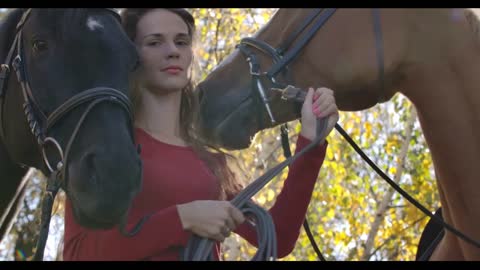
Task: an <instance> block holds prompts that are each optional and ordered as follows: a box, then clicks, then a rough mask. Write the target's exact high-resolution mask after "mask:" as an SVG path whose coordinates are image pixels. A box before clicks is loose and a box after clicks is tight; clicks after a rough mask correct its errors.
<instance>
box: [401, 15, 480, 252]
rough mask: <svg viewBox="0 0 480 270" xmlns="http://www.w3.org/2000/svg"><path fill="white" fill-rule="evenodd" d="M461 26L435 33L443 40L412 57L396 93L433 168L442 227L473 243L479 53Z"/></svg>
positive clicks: (478, 174) (479, 145) (477, 202)
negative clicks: (412, 116) (408, 106)
mask: <svg viewBox="0 0 480 270" xmlns="http://www.w3.org/2000/svg"><path fill="white" fill-rule="evenodd" d="M466 25H467V27H465V26H466ZM466 25H463V27H462V24H461V23H460V24H459V25H458V27H456V29H454V30H455V31H451V30H452V29H448V28H443V29H442V30H439V32H443V33H444V34H443V35H445V36H446V37H448V39H445V40H443V42H441V43H438V42H435V43H436V44H431V46H432V47H431V48H432V50H431V52H419V53H418V55H416V56H415V57H417V60H416V61H415V63H414V64H413V65H412V66H411V67H410V68H409V72H408V73H407V76H406V77H407V79H406V81H405V83H404V84H403V85H402V89H403V90H402V91H401V92H402V93H403V94H405V95H406V96H407V97H408V98H409V99H410V100H411V101H412V103H413V104H415V107H416V109H417V111H418V117H419V121H420V124H421V127H422V131H423V134H424V136H425V139H426V141H427V144H428V146H429V150H430V151H431V156H432V159H433V162H434V165H435V173H436V180H437V184H438V188H439V189H440V193H441V195H442V196H441V201H442V207H444V209H446V210H448V211H447V212H448V213H446V215H447V216H446V221H447V223H450V224H452V225H454V226H455V227H456V228H457V229H459V230H460V231H462V232H464V233H465V234H467V235H469V236H470V237H472V238H473V239H477V240H478V239H480V232H479V231H478V228H479V227H480V215H479V212H478V209H479V207H480V182H479V181H478V180H479V179H480V171H479V170H478V164H480V139H479V138H480V92H479V91H478V85H480V76H479V74H478V71H479V70H480V53H479V51H478V48H479V43H478V40H477V39H476V37H473V36H472V32H470V30H469V29H468V28H469V27H468V23H466ZM472 37H473V38H472ZM433 39H435V40H436V41H438V39H436V38H433ZM433 39H432V40H433ZM437 52H438V53H437ZM458 245H459V247H460V248H461V250H463V256H464V257H465V258H466V259H475V260H478V259H479V258H480V253H479V251H478V249H476V248H472V247H471V246H470V245H468V244H465V242H464V241H459V242H458Z"/></svg>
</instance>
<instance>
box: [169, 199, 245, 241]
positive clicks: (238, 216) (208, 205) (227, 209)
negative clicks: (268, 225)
mask: <svg viewBox="0 0 480 270" xmlns="http://www.w3.org/2000/svg"><path fill="white" fill-rule="evenodd" d="M177 209H178V214H179V216H180V221H181V222H182V226H183V229H184V230H188V231H191V232H192V233H194V234H197V235H199V236H201V237H204V238H210V239H214V240H217V241H220V242H223V241H224V240H225V238H226V237H228V236H229V235H230V233H231V232H232V231H234V230H235V229H236V228H237V226H238V225H240V224H242V223H243V222H244V221H245V216H244V215H243V213H242V212H241V211H240V210H239V209H238V208H236V207H234V206H233V205H232V204H231V203H230V202H228V201H209V200H200V201H193V202H189V203H185V204H180V205H177Z"/></svg>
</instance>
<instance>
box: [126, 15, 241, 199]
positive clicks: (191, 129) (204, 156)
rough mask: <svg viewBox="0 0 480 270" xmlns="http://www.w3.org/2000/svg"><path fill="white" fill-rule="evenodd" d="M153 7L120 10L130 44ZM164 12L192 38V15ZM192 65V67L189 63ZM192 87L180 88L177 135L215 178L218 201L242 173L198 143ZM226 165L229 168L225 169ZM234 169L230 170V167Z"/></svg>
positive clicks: (136, 96) (136, 95) (136, 101)
mask: <svg viewBox="0 0 480 270" xmlns="http://www.w3.org/2000/svg"><path fill="white" fill-rule="evenodd" d="M153 9H154V8H128V9H123V10H122V11H121V13H120V14H121V17H122V24H123V27H124V29H125V31H126V33H127V35H128V36H129V38H130V39H131V40H132V41H134V40H135V36H136V34H137V24H138V21H139V20H140V19H141V18H142V17H143V16H144V15H145V14H146V13H148V12H149V11H151V10H153ZM166 10H168V11H170V12H172V13H175V14H177V15H178V16H179V17H180V18H182V20H183V21H184V22H185V23H186V24H187V27H188V33H189V35H190V37H191V38H192V40H194V37H195V31H196V29H195V19H194V18H193V16H192V14H191V13H190V12H188V10H186V9H172V8H166ZM192 66H194V65H193V64H192ZM135 77H136V76H135V75H134V76H133V78H132V82H133V85H132V87H131V91H130V94H131V99H132V103H133V107H134V112H135V111H136V110H137V108H138V107H139V106H141V104H140V100H141V99H140V95H141V88H140V87H139V82H138V80H136V79H135ZM194 89H195V87H194V84H193V81H192V79H191V78H190V80H189V83H188V84H187V85H186V86H185V88H183V89H182V96H181V102H180V136H181V137H182V139H183V140H185V142H186V143H187V144H188V145H190V146H191V147H192V149H193V151H195V153H196V154H197V155H198V157H199V158H200V159H201V160H203V162H205V164H206V165H207V167H208V168H209V169H210V170H211V171H212V173H213V174H214V175H215V177H217V179H219V183H220V191H221V194H220V199H226V197H225V196H226V194H233V193H236V192H237V191H239V190H240V189H241V188H243V179H244V177H243V176H244V175H243V173H244V172H243V170H242V169H240V167H239V166H238V163H236V162H232V161H234V160H233V159H234V158H233V157H232V156H231V155H228V154H226V153H224V152H223V151H221V150H220V149H219V148H217V147H215V146H213V145H209V144H207V143H206V142H205V140H202V138H201V136H200V134H199V133H198V132H196V130H195V125H194V122H195V121H196V120H197V119H196V116H197V115H198V111H199V102H198V100H197V98H196V95H194V92H193V91H194ZM229 165H230V166H229ZM233 165H236V166H234V167H233V168H235V169H233V168H232V167H231V166H233Z"/></svg>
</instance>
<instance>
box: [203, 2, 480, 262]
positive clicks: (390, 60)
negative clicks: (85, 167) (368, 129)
mask: <svg viewBox="0 0 480 270" xmlns="http://www.w3.org/2000/svg"><path fill="white" fill-rule="evenodd" d="M378 11H379V12H378V14H379V16H378V17H377V18H378V25H379V26H381V27H380V29H381V32H380V33H381V35H379V34H378V32H376V31H378V29H377V30H375V29H376V28H375V16H373V15H372V14H373V13H372V10H370V9H339V10H337V11H336V12H335V13H334V14H333V15H332V16H331V18H330V19H328V20H326V22H325V23H324V25H323V26H322V27H321V28H320V29H319V30H318V31H316V32H315V34H314V35H313V37H312V39H311V40H310V41H309V42H308V43H307V44H306V45H305V46H304V47H303V48H302V49H301V50H300V51H299V54H298V56H297V57H296V58H295V59H293V60H292V61H291V62H290V63H289V65H288V66H289V75H290V76H291V81H288V82H289V83H290V84H294V85H295V86H297V87H301V88H306V87H309V86H326V87H329V88H331V89H333V90H334V91H335V97H336V100H337V104H338V107H339V108H340V110H343V111H359V110H365V109H368V108H370V107H372V106H374V105H376V104H377V103H383V102H386V101H388V100H390V99H391V98H392V97H393V96H394V94H395V93H397V92H400V93H401V94H403V95H405V96H406V97H408V98H409V99H410V101H411V102H412V103H413V104H414V105H415V107H416V109H417V111H418V117H419V121H420V124H421V127H422V130H423V134H424V136H425V138H426V140H427V144H428V147H429V148H430V151H431V153H432V159H433V161H434V168H435V172H436V177H437V186H438V192H439V195H440V198H441V206H442V213H443V219H444V220H445V222H446V223H448V224H450V225H452V226H454V227H455V228H456V229H458V230H459V231H461V232H463V233H464V234H465V235H468V236H469V237H470V238H473V239H475V240H476V241H479V240H480V230H479V229H478V228H480V210H479V209H480V181H479V179H480V172H478V171H477V170H476V169H477V166H478V164H480V139H479V138H480V91H478V86H479V85H480V76H479V74H478V72H480V40H479V38H480V36H479V33H478V31H479V25H480V24H479V21H478V20H477V17H476V15H475V11H472V10H469V9H465V10H464V9H381V10H378ZM310 12H311V11H310V10H308V9H280V10H279V11H278V12H277V13H276V14H275V15H274V16H273V17H272V19H271V20H270V21H269V22H268V24H267V25H266V26H264V27H263V28H262V29H261V30H260V31H259V32H258V34H257V35H256V36H255V39H256V40H261V41H263V42H265V43H267V44H269V45H270V46H272V47H273V48H278V47H279V46H280V45H281V44H283V42H285V40H286V39H287V38H289V37H290V36H291V34H292V33H293V32H294V31H296V29H298V27H299V25H301V24H302V22H303V21H305V19H306V18H307V16H309V14H310ZM306 31H308V28H307V30H306ZM379 37H380V38H381V39H380V42H379V41H378V39H377V38H379ZM376 39H377V40H376ZM298 42H301V39H300V38H299V39H296V40H293V42H292V46H295V44H297V43H298ZM292 46H290V47H289V48H291V47H292ZM289 48H287V49H289ZM249 50H250V51H251V52H254V54H255V55H256V57H257V61H258V64H259V67H260V71H262V72H265V71H268V69H269V68H270V67H272V57H270V55H268V54H267V53H264V52H262V50H259V49H258V48H255V47H251V46H250V47H249ZM379 52H381V54H379ZM287 54H288V51H287ZM246 55H248V52H247V53H246V52H245V51H241V50H236V51H235V52H234V53H233V54H232V55H230V56H229V57H228V58H227V59H225V60H224V61H223V62H222V63H221V64H220V65H219V66H218V67H217V68H216V69H215V70H214V71H213V72H212V73H211V74H210V75H209V76H208V77H207V78H206V79H205V80H204V81H203V82H201V83H200V84H199V86H198V88H199V91H198V93H199V98H200V100H201V115H200V121H199V123H200V128H201V130H203V132H204V133H205V135H206V136H207V137H208V138H210V139H211V141H212V143H216V144H218V145H221V146H223V147H226V148H229V149H242V148H246V147H248V146H249V145H250V142H251V137H252V136H254V135H255V134H256V133H257V132H258V131H260V130H263V129H266V128H270V127H273V126H275V125H277V124H280V123H284V122H288V121H291V120H294V119H298V118H299V116H300V115H299V106H300V105H299V103H294V102H286V101H284V100H282V99H281V98H280V97H279V96H278V95H275V94H274V93H273V92H270V91H268V89H269V88H270V87H271V85H272V83H271V82H268V81H267V80H266V79H265V78H264V77H262V78H261V79H260V80H259V81H257V82H261V83H262V84H263V85H265V86H266V87H267V86H270V87H268V88H267V90H266V91H265V92H266V93H267V96H268V100H269V103H270V108H271V112H272V114H273V116H274V118H275V120H276V122H272V121H271V120H270V118H269V115H268V114H267V110H265V107H261V108H262V109H259V108H258V102H256V98H255V96H256V95H257V94H256V93H254V91H256V90H257V89H255V88H256V87H257V86H256V85H254V84H252V82H254V81H252V74H251V73H252V72H251V71H252V68H251V67H249V65H248V63H247V60H250V61H251V60H252V59H246ZM379 60H380V61H379ZM253 73H255V72H253ZM260 76H262V75H260ZM257 100H258V98H257ZM231 131H235V132H231ZM462 145H464V146H462ZM430 259H431V260H480V248H478V247H476V246H474V245H472V244H470V243H467V242H466V241H464V240H462V239H460V238H458V237H457V236H456V235H454V234H452V233H450V232H449V231H446V232H445V235H444V236H443V238H442V239H441V241H440V242H439V244H438V245H437V246H436V248H435V250H434V252H433V254H432V255H431V257H430Z"/></svg>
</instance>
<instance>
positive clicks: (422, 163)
mask: <svg viewBox="0 0 480 270" xmlns="http://www.w3.org/2000/svg"><path fill="white" fill-rule="evenodd" d="M190 10H191V12H192V13H193V15H194V17H195V18H196V20H197V28H198V29H197V30H198V32H197V34H198V37H197V39H198V45H197V48H196V50H197V52H196V53H197V55H198V56H199V59H198V58H197V60H198V63H197V65H198V69H199V71H200V72H198V73H197V74H196V76H197V78H196V80H197V81H200V80H202V78H204V77H205V76H206V74H208V73H209V71H211V70H212V69H213V68H215V66H217V65H218V63H219V62H221V61H222V59H224V58H225V56H227V55H228V54H230V53H231V52H232V51H233V50H234V49H235V45H236V44H238V43H239V41H240V39H241V38H243V37H247V36H252V35H253V34H254V33H256V32H257V31H258V30H259V29H260V28H261V27H262V26H263V25H265V24H266V23H267V22H268V20H269V19H270V17H271V16H272V15H273V14H274V13H275V11H276V9H260V8H242V9H235V8H223V9H190ZM6 12H8V9H5V8H0V18H1V17H2V16H4V15H5V13H6ZM339 124H340V125H341V126H342V127H343V128H344V129H345V130H346V131H347V133H348V134H349V135H350V136H351V137H352V138H353V139H354V140H355V141H356V142H357V144H358V145H359V146H360V147H361V148H362V149H363V150H364V151H365V152H366V154H367V155H368V156H369V157H370V158H371V159H372V160H373V161H374V162H375V163H376V164H377V165H378V166H379V167H380V168H381V169H382V170H384V171H385V172H387V173H388V174H389V176H390V177H391V178H392V179H395V181H397V183H398V184H399V185H400V186H401V187H402V188H403V189H405V190H406V191H407V192H408V193H409V194H411V195H412V196H413V197H414V198H415V199H416V200H418V201H419V202H420V203H422V204H423V205H424V206H426V207H427V208H428V209H430V210H432V211H434V210H435V209H437V208H438V207H439V198H438V197H437V193H436V183H435V176H434V172H433V165H432V160H431V157H430V152H429V150H428V148H427V145H426V144H425V140H424V138H423V135H422V132H421V129H420V126H419V123H418V120H417V116H416V112H415V109H414V107H413V106H412V104H411V103H410V101H409V100H408V99H406V98H405V97H404V96H402V95H401V94H397V96H395V97H394V98H393V99H392V100H391V101H390V102H388V103H385V104H380V105H377V106H375V107H373V108H371V109H369V110H365V111H362V112H341V113H340V121H339ZM289 127H290V133H289V134H290V138H291V146H292V148H293V146H294V145H295V141H296V136H297V134H298V132H299V123H298V122H297V121H293V122H291V123H289ZM327 139H328V141H329V147H328V151H327V156H326V159H325V162H324V165H323V167H322V169H321V171H320V174H319V177H318V181H317V184H316V186H315V191H314V193H313V198H312V201H311V203H310V206H309V210H308V214H307V220H308V222H309V224H310V228H311V230H312V233H313V235H314V237H315V241H316V242H317V244H318V246H319V248H320V250H321V252H322V253H323V255H324V256H325V258H326V259H327V260H341V261H344V260H345V261H363V260H367V261H368V260H382V261H383V260H396V261H404V260H414V259H415V253H416V249H417V245H418V241H419V239H420V235H421V232H422V230H423V228H424V226H425V224H426V222H427V221H428V218H427V217H426V216H425V215H424V214H423V213H422V212H421V211H420V210H417V209H416V208H415V207H414V206H413V205H411V204H410V203H409V202H408V201H406V200H404V199H403V198H402V197H401V196H400V195H399V194H398V193H397V192H395V191H393V189H392V188H390V186H389V185H388V184H387V183H386V182H385V181H384V180H383V179H381V178H380V177H379V176H377V175H376V173H375V172H374V171H373V170H372V169H371V168H370V167H368V165H367V164H366V163H365V162H364V161H363V160H362V159H361V157H360V156H359V155H357V153H356V152H354V150H353V149H352V148H351V147H350V145H349V144H348V143H347V142H346V141H345V140H344V139H343V137H341V135H340V134H339V133H337V132H336V131H335V130H334V131H333V132H332V133H331V135H330V136H329V137H328V138H327ZM402 147H403V148H404V149H407V151H406V153H407V154H406V155H401V149H402ZM293 150H294V149H292V151H293ZM231 153H232V154H234V155H235V156H236V157H238V159H239V160H240V162H241V163H242V164H243V166H244V167H245V168H247V170H248V173H249V174H250V180H254V179H256V178H257V177H259V176H260V175H262V174H263V173H265V172H266V171H267V170H269V169H270V168H272V167H273V166H275V165H276V164H278V163H279V162H281V161H283V160H284V158H283V152H282V148H281V143H280V132H279V128H274V129H271V130H266V131H263V132H261V133H260V134H258V136H256V138H255V141H254V144H253V145H252V146H251V147H250V148H249V149H246V150H243V151H234V152H231ZM287 173H288V169H285V170H284V171H283V173H282V174H281V175H279V176H278V177H276V178H275V179H274V180H272V181H271V183H270V184H269V185H267V186H266V187H265V188H264V189H263V190H262V191H261V192H260V193H258V194H257V196H256V197H255V200H256V201H257V202H258V203H260V204H261V205H262V206H264V207H265V208H267V209H268V208H269V207H270V206H271V205H272V204H273V202H274V198H275V195H276V194H277V193H278V192H279V190H280V188H281V187H282V185H283V180H284V179H285V178H286V175H287ZM26 177H28V178H29V182H28V190H27V194H26V197H25V200H24V204H23V207H22V209H21V211H20V213H19V215H18V217H17V218H16V221H15V224H14V226H13V228H12V230H11V231H10V233H9V235H8V236H7V237H5V238H4V239H1V241H0V260H3V261H13V260H18V261H22V260H30V259H31V256H32V255H33V253H34V251H35V250H34V247H35V245H36V242H37V239H38V232H39V224H40V207H39V202H40V198H41V195H42V194H43V189H44V186H45V181H46V179H45V178H44V176H43V175H42V174H41V173H40V172H38V171H36V170H35V169H33V168H32V169H31V170H30V172H29V173H28V174H27V176H26ZM3 180H4V181H5V180H6V179H3ZM64 201H65V194H64V193H63V192H60V193H59V194H58V195H57V198H56V201H55V205H54V210H53V211H54V212H53V213H52V219H51V223H50V235H49V237H48V242H47V246H46V249H45V260H48V261H55V260H62V256H61V255H62V249H63V246H62V244H63V231H64V230H63V212H64V208H63V204H64ZM222 248H223V249H224V250H225V253H224V258H223V259H224V260H248V259H249V258H251V257H252V256H253V254H254V253H255V251H256V249H255V248H254V247H252V246H250V245H249V244H248V243H247V242H246V241H244V240H243V239H241V238H240V237H237V236H236V235H232V236H231V237H230V238H228V239H227V240H226V241H225V243H224V245H223V247H222ZM281 260H285V261H289V260H297V261H300V260H301V261H313V260H317V257H316V255H315V252H314V250H313V248H312V247H311V245H310V243H309V240H308V238H307V236H306V234H305V232H304V231H303V229H302V232H301V234H300V238H299V240H298V242H297V244H296V247H295V249H294V251H293V252H292V253H291V254H290V255H289V256H287V257H286V258H283V259H281Z"/></svg>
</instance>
